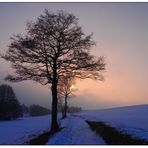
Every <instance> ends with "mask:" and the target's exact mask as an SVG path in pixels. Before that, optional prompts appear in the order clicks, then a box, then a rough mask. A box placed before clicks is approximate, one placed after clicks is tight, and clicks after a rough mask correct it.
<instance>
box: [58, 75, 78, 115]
mask: <svg viewBox="0 0 148 148" xmlns="http://www.w3.org/2000/svg"><path fill="white" fill-rule="evenodd" d="M74 84H75V78H74V77H72V76H71V75H69V76H68V75H65V76H63V78H62V79H60V80H59V82H58V87H57V90H58V100H59V103H60V105H61V109H62V118H65V117H66V116H67V103H68V99H70V98H71V97H74V92H75V91H76V90H77V89H75V88H74V87H73V86H74Z"/></svg>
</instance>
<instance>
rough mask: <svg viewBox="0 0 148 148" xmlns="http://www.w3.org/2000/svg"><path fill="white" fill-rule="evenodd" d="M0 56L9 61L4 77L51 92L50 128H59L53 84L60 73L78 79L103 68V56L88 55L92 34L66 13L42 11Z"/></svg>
mask: <svg viewBox="0 0 148 148" xmlns="http://www.w3.org/2000/svg"><path fill="white" fill-rule="evenodd" d="M11 39H12V42H11V44H10V46H9V48H8V50H7V51H6V54H4V55H2V56H1V57H2V58H4V59H5V60H6V61H10V62H11V64H12V68H13V69H14V70H15V73H14V74H12V75H8V76H7V77H6V80H9V81H11V82H19V81H23V80H33V81H36V82H39V83H41V84H42V85H47V84H49V85H50V86H51V92H52V117H51V131H53V132H55V131H57V130H59V125H58V123H57V103H58V98H57V84H58V81H59V79H60V78H61V77H62V76H63V74H64V73H66V74H68V73H72V74H73V75H75V76H76V77H78V78H83V79H84V78H91V79H100V78H101V74H100V72H101V71H102V70H104V69H105V64H104V60H103V57H99V58H95V57H94V56H92V55H90V52H89V51H90V48H91V46H93V45H94V42H93V40H92V36H91V35H88V36H86V35H85V34H84V32H83V31H82V28H81V27H80V26H79V25H78V19H77V18H76V17H75V16H74V15H73V14H70V13H66V12H64V11H62V10H61V11H58V12H57V13H50V12H49V11H48V10H45V13H44V14H43V15H40V16H39V17H38V19H37V20H36V21H35V22H30V23H28V24H27V34H26V35H25V36H23V35H16V36H13V37H12V38H11Z"/></svg>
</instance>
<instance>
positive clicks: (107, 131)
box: [86, 120, 148, 145]
mask: <svg viewBox="0 0 148 148" xmlns="http://www.w3.org/2000/svg"><path fill="white" fill-rule="evenodd" d="M86 122H87V123H88V125H89V126H90V128H91V129H92V130H93V131H95V132H96V133H97V134H99V136H102V138H103V139H104V141H105V142H106V143H107V144H109V145H148V141H146V140H144V139H138V138H135V137H133V136H131V135H129V134H127V133H124V132H122V131H119V130H117V129H116V128H113V127H111V126H109V125H107V124H106V123H104V122H96V121H88V120H86Z"/></svg>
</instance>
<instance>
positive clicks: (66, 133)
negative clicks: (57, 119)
mask: <svg viewBox="0 0 148 148" xmlns="http://www.w3.org/2000/svg"><path fill="white" fill-rule="evenodd" d="M61 126H62V127H65V128H64V129H63V130H61V131H60V132H59V133H57V134H55V135H54V136H53V137H52V138H51V139H49V141H48V143H47V144H49V145H50V144H55V145H60V144H61V145H89V144H91V145H103V144H105V142H104V141H103V140H102V138H101V137H99V136H98V135H96V133H95V132H93V131H92V130H91V129H90V128H89V126H88V125H87V123H86V122H85V120H84V119H82V118H80V117H72V116H71V117H68V118H66V119H64V120H62V121H61Z"/></svg>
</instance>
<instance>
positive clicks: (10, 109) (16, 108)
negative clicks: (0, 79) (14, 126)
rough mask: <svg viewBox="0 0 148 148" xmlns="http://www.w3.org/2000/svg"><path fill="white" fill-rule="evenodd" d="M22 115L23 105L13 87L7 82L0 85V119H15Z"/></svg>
mask: <svg viewBox="0 0 148 148" xmlns="http://www.w3.org/2000/svg"><path fill="white" fill-rule="evenodd" d="M21 116H23V111H22V107H21V105H20V103H19V101H18V100H17V98H16V96H15V93H14V91H13V88H12V87H11V86H9V85H6V84H2V85H0V120H14V119H16V118H18V117H21Z"/></svg>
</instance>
